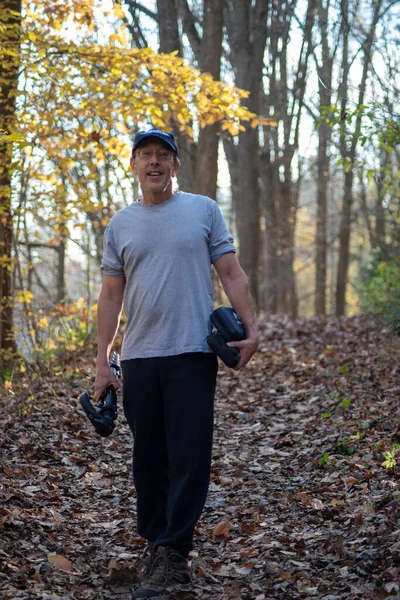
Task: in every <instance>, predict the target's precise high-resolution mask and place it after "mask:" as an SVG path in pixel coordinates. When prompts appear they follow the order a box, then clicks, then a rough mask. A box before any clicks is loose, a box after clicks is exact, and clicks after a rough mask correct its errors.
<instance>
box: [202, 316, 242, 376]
mask: <svg viewBox="0 0 400 600" xmlns="http://www.w3.org/2000/svg"><path fill="white" fill-rule="evenodd" d="M210 318H211V323H212V324H213V325H214V327H215V328H216V331H213V333H211V335H209V336H208V337H207V343H208V345H209V346H210V348H212V349H213V350H214V352H215V353H216V354H218V356H219V357H220V359H221V360H222V361H223V362H224V363H225V364H226V365H227V366H228V367H230V368H231V369H233V368H234V367H236V365H237V364H238V363H239V361H240V350H239V348H231V347H230V346H227V344H226V343H227V342H238V341H240V340H244V339H245V338H246V331H245V328H244V327H243V324H242V322H241V320H240V319H239V317H238V315H237V314H236V313H235V311H234V310H233V308H230V307H228V306H221V307H220V308H217V309H216V310H214V312H213V313H212V314H211V317H210Z"/></svg>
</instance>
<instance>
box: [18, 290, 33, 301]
mask: <svg viewBox="0 0 400 600" xmlns="http://www.w3.org/2000/svg"><path fill="white" fill-rule="evenodd" d="M32 298H33V293H32V292H30V291H29V290H19V291H18V292H17V294H16V300H17V302H20V303H21V304H24V303H25V304H30V303H31V302H32Z"/></svg>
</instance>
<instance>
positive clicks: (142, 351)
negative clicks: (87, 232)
mask: <svg viewBox="0 0 400 600" xmlns="http://www.w3.org/2000/svg"><path fill="white" fill-rule="evenodd" d="M226 252H236V249H235V246H234V245H233V238H232V236H231V235H230V234H229V233H228V231H227V228H226V225H225V223H224V220H223V217H222V214H221V211H220V209H219V207H218V205H217V203H216V202H215V201H214V200H212V199H211V198H207V197H206V196H198V195H194V194H187V193H184V192H177V193H176V194H175V195H174V196H172V197H171V198H170V199H169V200H166V201H165V202H162V203H161V204H157V205H143V204H140V203H138V202H136V203H134V204H132V205H130V206H128V207H126V208H124V209H122V210H120V211H119V212H118V213H117V214H116V215H114V216H113V218H112V219H111V220H110V222H109V224H108V226H107V229H106V232H105V236H104V254H103V261H102V264H101V268H102V270H103V273H104V274H105V275H117V276H121V277H125V278H126V287H125V295H124V313H125V314H126V316H127V326H126V331H125V335H124V341H123V345H122V357H121V358H122V360H127V359H131V358H148V357H154V356H172V355H175V354H182V353H184V352H211V349H210V347H209V346H208V344H207V342H206V337H207V335H208V334H209V333H210V332H211V322H210V315H211V312H212V311H213V308H214V297H213V286H212V282H211V264H212V263H214V262H215V261H216V260H218V258H220V257H221V256H222V255H223V254H225V253H226Z"/></svg>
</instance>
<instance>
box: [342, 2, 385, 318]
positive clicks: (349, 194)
mask: <svg viewBox="0 0 400 600" xmlns="http://www.w3.org/2000/svg"><path fill="white" fill-rule="evenodd" d="M381 6H382V0H377V1H376V2H375V3H374V4H373V17H372V21H371V25H370V28H369V30H368V33H367V35H366V39H365V40H364V43H363V70H362V75H361V82H360V86H359V95H358V103H357V104H358V106H362V105H363V104H364V96H365V88H366V85H367V77H368V70H369V66H370V64H371V56H372V44H373V40H374V36H375V30H376V26H377V23H378V21H379V18H380V16H381V13H380V10H381ZM342 14H343V61H342V66H343V68H342V71H343V81H342V83H341V86H340V88H339V93H340V95H341V97H342V131H341V145H340V150H341V155H342V158H343V163H344V169H345V174H344V190H343V203H342V213H341V221H340V234H339V238H340V247H339V261H338V273H337V286H336V315H337V316H341V315H344V314H345V310H346V287H347V276H348V270H349V258H350V233H351V209H352V204H353V179H354V176H353V175H354V174H353V170H354V166H355V160H356V150H357V145H358V141H359V138H360V134H361V120H362V111H359V112H358V113H357V117H356V122H355V128H354V133H353V134H352V136H351V142H348V141H347V140H346V135H347V131H346V116H347V115H346V99H347V87H348V74H349V69H350V62H349V57H348V49H349V46H348V43H349V40H348V36H349V31H350V23H349V9H348V0H342Z"/></svg>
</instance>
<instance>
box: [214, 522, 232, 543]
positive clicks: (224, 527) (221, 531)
mask: <svg viewBox="0 0 400 600" xmlns="http://www.w3.org/2000/svg"><path fill="white" fill-rule="evenodd" d="M230 530H231V523H230V521H221V522H220V523H218V525H216V526H215V527H214V529H213V532H212V538H213V540H215V539H217V538H226V537H227V536H228V534H229V532H230Z"/></svg>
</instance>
